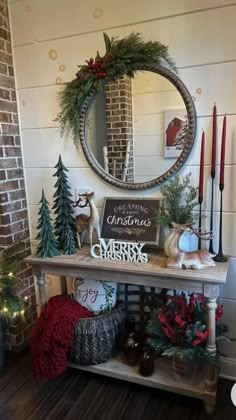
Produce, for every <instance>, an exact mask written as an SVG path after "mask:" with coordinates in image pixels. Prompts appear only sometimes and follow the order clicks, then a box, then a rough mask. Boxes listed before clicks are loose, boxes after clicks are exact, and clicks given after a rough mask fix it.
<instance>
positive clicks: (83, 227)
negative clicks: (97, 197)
mask: <svg viewBox="0 0 236 420" xmlns="http://www.w3.org/2000/svg"><path fill="white" fill-rule="evenodd" d="M87 204H88V205H89V208H90V215H89V216H87V215H86V214H79V215H78V216H76V218H75V224H76V231H77V239H78V245H79V248H82V246H83V235H84V232H85V231H88V234H89V244H90V248H91V247H92V245H93V231H94V230H96V232H97V237H98V239H100V237H101V229H100V223H99V213H98V210H97V207H96V205H95V203H94V192H91V193H85V194H79V198H78V200H77V201H76V203H75V205H74V207H79V208H84V207H86V206H87Z"/></svg>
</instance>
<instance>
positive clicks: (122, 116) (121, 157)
mask: <svg viewBox="0 0 236 420" xmlns="http://www.w3.org/2000/svg"><path fill="white" fill-rule="evenodd" d="M106 121H107V155H108V170H109V174H111V175H113V176H114V177H115V178H118V179H121V180H122V179H123V175H124V170H125V161H126V154H127V142H129V143H130V152H129V155H128V159H127V173H126V177H125V180H126V181H129V182H133V180H134V163H133V117H132V80H131V79H130V78H129V77H127V76H124V77H121V78H119V79H117V80H116V81H114V82H110V83H109V84H107V85H106Z"/></svg>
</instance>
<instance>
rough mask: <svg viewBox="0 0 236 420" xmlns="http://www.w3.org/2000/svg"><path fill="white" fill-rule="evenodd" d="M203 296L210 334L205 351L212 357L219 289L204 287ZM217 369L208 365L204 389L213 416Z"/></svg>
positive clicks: (207, 407)
mask: <svg viewBox="0 0 236 420" xmlns="http://www.w3.org/2000/svg"><path fill="white" fill-rule="evenodd" d="M204 295H205V298H206V301H207V318H208V320H207V326H208V328H209V329H210V334H209V336H208V339H207V345H206V349H207V351H208V352H209V353H210V354H211V355H212V356H214V355H215V354H216V321H215V311H216V308H217V302H216V301H217V298H218V296H219V288H218V286H215V285H212V286H211V285H209V286H205V287H204ZM217 380H218V369H217V367H216V366H215V365H214V364H211V363H209V364H208V366H207V372H206V377H205V389H204V396H203V402H204V405H205V409H206V412H207V414H213V412H214V410H215V405H216V391H217Z"/></svg>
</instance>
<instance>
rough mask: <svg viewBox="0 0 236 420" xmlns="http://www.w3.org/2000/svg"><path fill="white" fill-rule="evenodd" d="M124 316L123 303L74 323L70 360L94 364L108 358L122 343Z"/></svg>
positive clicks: (82, 363)
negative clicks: (103, 312)
mask: <svg viewBox="0 0 236 420" xmlns="http://www.w3.org/2000/svg"><path fill="white" fill-rule="evenodd" d="M125 318H126V311H125V309H124V305H123V304H118V305H117V306H116V308H114V309H112V310H111V312H108V313H105V314H103V315H99V316H97V317H94V318H84V319H81V320H79V321H78V322H77V323H76V325H75V337H74V342H73V345H72V347H71V349H70V354H69V359H70V361H72V362H74V363H77V364H79V365H96V364H98V363H104V362H106V361H107V360H109V359H110V358H111V357H112V356H113V355H114V354H115V352H116V351H117V350H118V349H119V347H120V345H121V343H122V338H123V333H124V328H125Z"/></svg>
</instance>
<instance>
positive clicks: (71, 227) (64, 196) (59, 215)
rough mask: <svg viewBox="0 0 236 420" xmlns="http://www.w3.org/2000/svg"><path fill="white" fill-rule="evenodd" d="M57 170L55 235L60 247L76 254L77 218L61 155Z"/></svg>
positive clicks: (66, 252) (54, 205) (54, 206)
mask: <svg viewBox="0 0 236 420" xmlns="http://www.w3.org/2000/svg"><path fill="white" fill-rule="evenodd" d="M55 168H56V169H57V171H56V172H55V174H54V175H53V176H56V177H57V182H56V184H55V185H54V187H55V188H56V192H55V193H54V195H53V197H54V198H55V200H54V204H53V210H54V211H55V214H56V219H55V224H54V226H55V235H56V238H57V241H58V246H59V249H62V250H64V252H65V254H69V255H70V254H74V253H75V252H76V246H77V238H76V229H75V220H74V218H73V208H72V204H73V201H72V200H71V198H70V197H72V194H71V192H70V187H69V185H68V177H67V175H66V172H68V169H67V168H66V167H65V166H64V165H63V163H62V160H61V155H59V160H58V162H57V164H56V166H55Z"/></svg>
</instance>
